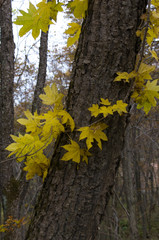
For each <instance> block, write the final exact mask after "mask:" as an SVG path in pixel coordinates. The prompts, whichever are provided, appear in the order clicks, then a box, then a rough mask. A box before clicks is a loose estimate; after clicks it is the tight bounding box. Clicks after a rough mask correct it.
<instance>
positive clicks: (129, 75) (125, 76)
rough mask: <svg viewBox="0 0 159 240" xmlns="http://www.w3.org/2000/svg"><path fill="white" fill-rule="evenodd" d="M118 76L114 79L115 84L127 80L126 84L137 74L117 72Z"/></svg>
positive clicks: (133, 72)
mask: <svg viewBox="0 0 159 240" xmlns="http://www.w3.org/2000/svg"><path fill="white" fill-rule="evenodd" d="M117 74H118V76H117V77H116V78H115V79H114V81H115V82H118V81H121V80H125V82H129V79H131V78H134V77H135V76H136V75H137V73H136V72H135V71H132V72H130V73H127V72H117Z"/></svg>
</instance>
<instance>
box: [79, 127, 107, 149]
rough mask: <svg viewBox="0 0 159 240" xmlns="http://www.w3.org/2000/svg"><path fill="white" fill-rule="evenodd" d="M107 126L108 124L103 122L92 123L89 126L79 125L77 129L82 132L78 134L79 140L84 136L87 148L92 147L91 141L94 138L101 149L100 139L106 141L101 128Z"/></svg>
mask: <svg viewBox="0 0 159 240" xmlns="http://www.w3.org/2000/svg"><path fill="white" fill-rule="evenodd" d="M107 127H108V126H107V125H106V124H105V123H101V124H93V125H92V126H90V127H81V128H79V129H78V131H80V132H82V133H81V134H80V137H79V140H82V139H84V138H86V144H87V148H88V150H89V149H90V148H91V147H92V143H93V142H94V139H95V140H96V141H97V143H98V146H99V148H100V149H102V143H101V140H103V141H108V138H107V136H106V134H105V133H104V132H103V130H104V129H106V128H107Z"/></svg>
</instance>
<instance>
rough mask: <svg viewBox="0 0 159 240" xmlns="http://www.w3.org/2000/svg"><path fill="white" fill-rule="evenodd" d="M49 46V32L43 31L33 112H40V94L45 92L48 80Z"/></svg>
mask: <svg viewBox="0 0 159 240" xmlns="http://www.w3.org/2000/svg"><path fill="white" fill-rule="evenodd" d="M47 48H48V32H47V33H44V32H41V38H40V48H39V69H38V77H37V83H36V86H35V91H34V99H33V103H32V113H34V112H35V111H36V110H37V112H38V113H40V109H41V99H40V98H39V95H40V94H41V93H43V88H44V85H45V80H46V68H47Z"/></svg>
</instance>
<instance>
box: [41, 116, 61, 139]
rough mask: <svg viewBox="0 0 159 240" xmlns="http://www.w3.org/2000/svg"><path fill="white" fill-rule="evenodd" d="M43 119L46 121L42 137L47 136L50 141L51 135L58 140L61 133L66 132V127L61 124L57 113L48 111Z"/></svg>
mask: <svg viewBox="0 0 159 240" xmlns="http://www.w3.org/2000/svg"><path fill="white" fill-rule="evenodd" d="M43 119H44V120H45V121H44V122H43V124H44V125H43V129H42V135H43V136H45V137H44V138H46V139H48V138H49V137H50V135H51V137H52V138H55V139H56V138H57V137H58V136H59V134H60V133H61V132H64V131H65V128H64V126H63V125H62V124H61V122H60V120H59V119H58V117H57V116H56V114H55V112H52V111H48V112H47V113H45V114H44V116H43ZM42 140H43V138H42Z"/></svg>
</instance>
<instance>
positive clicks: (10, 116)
mask: <svg viewBox="0 0 159 240" xmlns="http://www.w3.org/2000/svg"><path fill="white" fill-rule="evenodd" d="M11 13H12V9H11V1H10V0H5V1H1V2H0V218H1V221H2V220H3V219H2V218H5V217H6V204H7V196H6V185H7V183H8V181H9V180H10V177H11V175H12V161H9V160H8V161H6V160H7V159H6V156H7V155H8V152H7V151H5V150H4V149H5V147H7V145H8V144H9V143H10V141H11V139H10V134H13V129H14V108H13V77H14V67H13V66H14V42H13V34H12V16H11Z"/></svg>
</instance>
